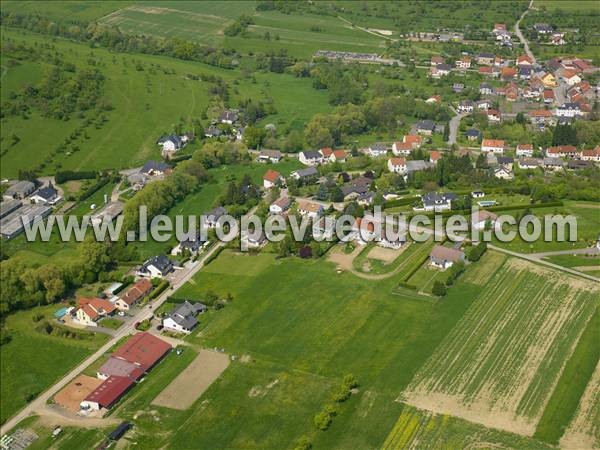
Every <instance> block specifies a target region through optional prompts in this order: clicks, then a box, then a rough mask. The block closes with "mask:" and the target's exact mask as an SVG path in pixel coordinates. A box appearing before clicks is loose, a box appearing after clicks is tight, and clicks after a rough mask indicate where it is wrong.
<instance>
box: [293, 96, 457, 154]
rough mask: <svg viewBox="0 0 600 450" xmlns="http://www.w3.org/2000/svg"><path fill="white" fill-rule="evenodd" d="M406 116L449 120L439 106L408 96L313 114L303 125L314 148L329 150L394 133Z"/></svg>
mask: <svg viewBox="0 0 600 450" xmlns="http://www.w3.org/2000/svg"><path fill="white" fill-rule="evenodd" d="M407 116H410V117H415V118H418V119H431V120H438V121H444V120H447V119H448V114H447V112H446V111H445V110H444V109H443V108H441V107H440V106H437V105H430V104H426V103H425V102H415V101H414V98H413V97H412V96H411V95H408V94H406V95H400V96H397V97H375V98H372V99H370V100H367V101H366V102H365V103H364V104H362V105H355V104H351V103H349V104H346V105H342V106H338V107H337V108H335V109H334V110H333V112H331V113H329V114H324V113H318V114H315V115H314V116H313V117H312V119H311V120H310V121H309V122H308V123H307V124H306V127H305V129H304V135H305V138H306V141H307V142H308V144H309V145H311V146H313V147H317V148H322V147H332V146H334V145H340V144H342V143H343V142H348V141H349V140H351V139H350V138H351V136H355V135H359V134H361V133H365V132H368V131H390V132H393V131H395V130H397V129H398V128H399V127H401V126H402V124H403V123H404V118H405V117H407Z"/></svg>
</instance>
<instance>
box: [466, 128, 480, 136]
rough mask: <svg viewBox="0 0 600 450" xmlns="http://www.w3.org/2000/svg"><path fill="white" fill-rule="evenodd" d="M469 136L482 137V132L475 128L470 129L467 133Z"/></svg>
mask: <svg viewBox="0 0 600 450" xmlns="http://www.w3.org/2000/svg"><path fill="white" fill-rule="evenodd" d="M465 134H466V135H467V136H477V137H479V136H481V131H479V130H477V129H475V128H469V129H468V130H467V131H466V133H465Z"/></svg>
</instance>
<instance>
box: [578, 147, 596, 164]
mask: <svg viewBox="0 0 600 450" xmlns="http://www.w3.org/2000/svg"><path fill="white" fill-rule="evenodd" d="M581 159H582V160H584V161H594V162H600V145H599V146H597V147H596V148H595V149H592V150H584V151H582V152H581Z"/></svg>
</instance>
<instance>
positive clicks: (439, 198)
mask: <svg viewBox="0 0 600 450" xmlns="http://www.w3.org/2000/svg"><path fill="white" fill-rule="evenodd" d="M457 198H458V196H457V195H456V194H454V193H452V192H439V193H438V192H428V193H427V194H425V195H424V196H423V197H422V199H423V205H425V206H435V205H439V204H442V203H447V202H448V201H453V200H456V199H457Z"/></svg>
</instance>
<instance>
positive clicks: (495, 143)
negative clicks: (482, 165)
mask: <svg viewBox="0 0 600 450" xmlns="http://www.w3.org/2000/svg"><path fill="white" fill-rule="evenodd" d="M481 151H482V152H484V153H504V141H503V140H502V139H484V140H483V141H482V142H481Z"/></svg>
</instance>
